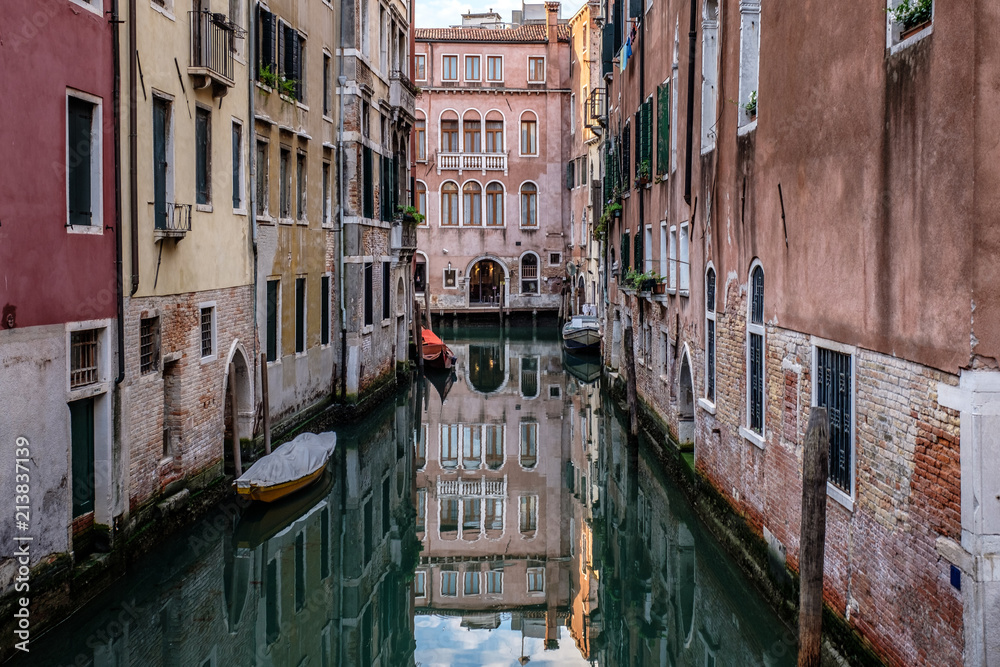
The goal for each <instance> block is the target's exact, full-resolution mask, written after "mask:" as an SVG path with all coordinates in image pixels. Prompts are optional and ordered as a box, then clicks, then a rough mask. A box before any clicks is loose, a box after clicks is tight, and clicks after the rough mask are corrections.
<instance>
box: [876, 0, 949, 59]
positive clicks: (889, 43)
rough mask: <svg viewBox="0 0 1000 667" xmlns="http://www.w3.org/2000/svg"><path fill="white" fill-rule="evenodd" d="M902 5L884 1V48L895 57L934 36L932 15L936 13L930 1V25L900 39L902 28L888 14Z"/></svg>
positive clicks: (896, 2) (932, 2) (899, 1)
mask: <svg viewBox="0 0 1000 667" xmlns="http://www.w3.org/2000/svg"><path fill="white" fill-rule="evenodd" d="M901 3H902V0H886V5H885V9H886V13H885V48H886V49H887V50H888V51H889V55H895V54H897V53H899V52H900V51H902V50H903V49H907V48H909V47H910V46H913V45H914V44H916V43H917V42H919V41H920V40H922V39H924V38H926V37H930V36H931V35H932V34H934V15H935V14H936V13H937V12H936V11H935V9H936V8H935V3H934V0H931V22H930V24H929V25H928V26H927V27H925V28H924V29H922V30H921V31H919V32H917V33H916V34H914V35H910V36H909V37H907V38H906V39H901V37H902V33H903V28H902V26H901V25H900V24H899V23H897V22H896V21H893V20H892V15H891V14H890V13H889V11H890V10H892V9H895V8H896V7H897V6H899V5H900V4H901Z"/></svg>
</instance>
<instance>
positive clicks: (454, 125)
mask: <svg viewBox="0 0 1000 667" xmlns="http://www.w3.org/2000/svg"><path fill="white" fill-rule="evenodd" d="M441 152H442V153H457V152H458V120H457V119H451V120H442V121H441Z"/></svg>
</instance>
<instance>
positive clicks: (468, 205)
mask: <svg viewBox="0 0 1000 667" xmlns="http://www.w3.org/2000/svg"><path fill="white" fill-rule="evenodd" d="M462 206H463V207H464V211H465V217H464V218H463V223H462V224H464V225H466V226H474V227H478V226H479V225H481V224H483V189H482V188H481V187H480V186H479V183H476V182H475V181H469V182H468V183H466V184H465V185H463V186H462Z"/></svg>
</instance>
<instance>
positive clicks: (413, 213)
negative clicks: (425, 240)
mask: <svg viewBox="0 0 1000 667" xmlns="http://www.w3.org/2000/svg"><path fill="white" fill-rule="evenodd" d="M396 208H398V209H399V212H400V213H402V214H403V222H405V223H407V224H408V225H419V224H420V223H421V222H423V221H424V214H423V213H421V212H420V211H418V210H417V207H416V206H397V207H396Z"/></svg>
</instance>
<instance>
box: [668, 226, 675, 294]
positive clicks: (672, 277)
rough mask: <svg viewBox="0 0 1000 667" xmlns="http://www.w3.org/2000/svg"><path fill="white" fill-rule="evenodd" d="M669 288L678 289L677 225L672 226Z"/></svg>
mask: <svg viewBox="0 0 1000 667" xmlns="http://www.w3.org/2000/svg"><path fill="white" fill-rule="evenodd" d="M668 287H669V289H671V290H675V289H677V225H671V227H670V283H669V285H668Z"/></svg>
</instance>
